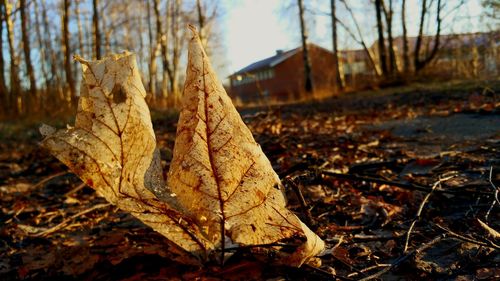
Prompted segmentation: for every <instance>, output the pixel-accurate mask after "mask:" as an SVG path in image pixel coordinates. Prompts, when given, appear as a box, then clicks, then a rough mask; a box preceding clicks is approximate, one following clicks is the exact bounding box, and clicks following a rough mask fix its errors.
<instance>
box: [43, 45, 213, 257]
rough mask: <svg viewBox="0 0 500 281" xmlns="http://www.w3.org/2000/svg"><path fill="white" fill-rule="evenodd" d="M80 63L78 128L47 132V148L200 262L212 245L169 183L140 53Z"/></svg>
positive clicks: (109, 197)
mask: <svg viewBox="0 0 500 281" xmlns="http://www.w3.org/2000/svg"><path fill="white" fill-rule="evenodd" d="M77 60H78V61H80V62H81V63H82V67H83V81H82V85H81V94H80V100H79V104H78V113H77V117H76V122H75V127H74V128H71V127H70V128H68V129H66V130H59V131H57V132H54V130H51V129H50V128H48V127H44V128H43V130H42V133H45V134H48V135H46V138H45V139H44V141H43V143H42V144H43V146H44V147H46V148H48V149H49V150H50V151H51V152H52V154H54V155H55V156H56V157H57V158H58V159H59V160H61V161H62V162H63V163H65V164H66V165H67V166H68V167H69V168H70V169H71V170H72V171H73V172H74V173H75V174H76V175H78V176H79V177H80V178H81V179H82V180H83V182H85V183H86V184H87V185H88V186H91V187H93V188H94V189H95V190H96V191H97V192H98V193H99V194H101V195H102V196H103V197H105V198H106V199H107V200H108V201H109V202H111V203H112V204H115V205H116V206H118V207H119V208H120V209H122V210H124V211H126V212H130V213H131V214H132V215H134V216H135V217H137V218H138V219H140V220H141V221H143V222H144V223H145V224H147V225H149V226H151V227H152V228H153V229H155V230H156V231H158V232H159V233H161V234H162V235H164V236H165V237H167V238H168V239H169V240H170V241H172V242H174V243H175V244H177V245H178V246H180V247H182V248H183V249H185V250H186V251H188V252H191V253H193V254H194V255H195V256H197V257H200V258H202V259H204V258H206V256H207V255H208V253H209V251H210V250H211V249H213V245H212V243H211V242H210V241H209V240H208V239H206V238H205V236H204V235H203V233H202V232H201V231H200V230H199V228H198V226H196V225H195V224H194V223H193V222H192V221H191V220H190V219H189V218H187V217H185V216H184V215H183V211H184V210H183V209H182V207H181V206H180V205H179V204H178V203H177V202H176V200H175V198H174V197H173V196H172V192H171V191H170V190H169V189H168V187H167V186H166V185H165V183H164V179H163V176H162V169H161V165H160V158H159V152H158V149H157V148H156V139H155V135H154V132H153V127H152V124H151V117H150V113H149V109H148V107H147V105H146V102H145V100H144V98H145V96H146V91H145V90H144V86H143V85H142V82H141V79H140V74H139V72H138V69H137V64H136V60H135V55H134V54H132V53H128V52H125V53H123V54H119V55H111V56H108V57H106V58H104V59H102V60H97V61H92V62H90V61H85V60H83V59H81V58H77Z"/></svg>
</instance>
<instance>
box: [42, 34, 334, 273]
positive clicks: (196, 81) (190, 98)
mask: <svg viewBox="0 0 500 281" xmlns="http://www.w3.org/2000/svg"><path fill="white" fill-rule="evenodd" d="M191 29H192V31H193V37H192V38H191V40H190V44H189V59H188V68H187V78H186V82H185V88H184V98H183V108H182V111H181V114H180V120H179V126H178V131H177V138H176V142H175V149H174V158H173V160H172V163H171V168H170V171H169V178H168V185H166V184H165V183H164V181H163V178H162V169H161V166H160V161H159V153H158V151H157V149H156V140H155V135H154V132H153V128H152V125H151V119H150V114H149V110H148V107H147V105H146V103H145V100H144V97H145V95H146V92H145V90H144V87H143V85H142V83H141V80H140V75H139V73H138V70H137V65H136V62H135V56H134V55H132V54H130V53H124V54H121V55H112V56H109V57H106V58H105V59H103V60H98V61H94V62H89V61H85V60H83V59H80V58H77V60H79V61H80V62H81V63H82V66H83V72H84V79H83V82H82V93H81V96H80V101H79V106H78V113H77V118H76V123H75V127H74V128H69V129H66V130H60V131H58V132H55V130H54V129H52V128H49V127H44V128H42V129H41V131H42V133H44V134H45V135H46V138H45V140H44V141H43V145H44V146H45V147H47V148H48V149H49V150H50V151H51V152H52V153H53V154H54V155H55V156H56V157H57V158H59V159H60V160H61V161H62V162H64V163H65V164H66V165H68V167H69V168H70V169H71V170H72V171H73V172H75V173H76V174H77V175H78V176H79V177H80V178H81V179H82V180H83V181H84V182H86V183H87V184H88V185H90V186H92V187H93V188H94V189H96V190H97V191H98V192H99V193H100V194H101V195H102V196H104V197H105V198H106V199H107V200H108V201H109V202H111V203H113V204H115V205H117V206H118V207H119V208H120V209H122V210H124V211H127V212H130V213H131V214H132V215H134V216H135V217H137V218H138V219H140V220H142V221H143V222H144V223H146V224H147V225H149V226H151V227H152V228H153V229H155V230H156V231H158V232H159V233H161V234H163V235H164V236H165V237H167V238H168V239H169V240H170V241H172V242H173V243H175V244H176V245H178V246H180V247H181V248H182V249H184V250H186V251H187V252H190V253H192V254H193V255H195V256H197V257H199V258H200V259H202V260H206V259H207V257H209V256H210V255H209V254H210V253H211V252H213V250H214V249H216V248H218V249H220V250H221V253H222V256H224V252H225V248H226V247H227V246H228V245H246V246H252V245H260V244H273V243H278V242H287V243H288V244H292V245H296V246H297V249H296V250H295V251H294V252H293V253H291V254H286V253H283V252H280V255H279V256H280V257H281V262H285V263H287V264H289V265H295V266H299V265H301V264H302V263H303V262H305V261H307V260H308V259H310V258H311V257H313V256H315V255H316V254H318V253H319V252H320V251H322V250H323V248H324V242H323V241H322V240H321V239H320V238H319V237H318V236H316V235H315V234H314V233H313V232H312V231H311V230H309V228H307V226H305V225H304V224H303V223H302V222H301V221H300V220H299V219H298V218H297V217H296V216H295V215H294V214H293V213H292V212H290V211H289V210H287V209H286V207H285V197H284V196H283V193H282V192H281V187H282V185H281V182H280V180H279V178H278V176H277V175H276V173H275V172H274V171H273V169H272V166H271V164H270V162H269V160H268V159H267V158H266V156H265V155H264V153H263V152H262V150H261V148H260V146H259V145H258V144H257V143H256V142H255V140H254V139H253V136H252V134H251V132H250V131H249V129H248V128H247V127H246V126H245V124H244V123H243V121H242V120H241V117H240V115H239V114H238V112H237V111H236V109H235V108H234V106H233V104H232V102H231V100H230V98H229V97H228V96H227V94H226V92H225V91H224V88H223V87H222V85H221V84H220V82H219V80H218V79H217V78H216V76H215V74H214V72H213V70H212V68H211V66H210V63H209V60H208V58H207V55H206V53H205V52H204V50H203V48H202V46H201V43H200V40H199V38H198V35H197V34H196V31H195V29H194V28H193V27H191ZM278 249H279V247H275V248H274V250H278Z"/></svg>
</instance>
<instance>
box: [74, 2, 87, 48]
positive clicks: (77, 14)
mask: <svg viewBox="0 0 500 281" xmlns="http://www.w3.org/2000/svg"><path fill="white" fill-rule="evenodd" d="M75 18H76V26H77V28H78V49H79V51H80V55H81V56H82V57H86V56H87V55H86V53H85V47H84V42H83V28H82V21H81V19H80V1H76V2H75Z"/></svg>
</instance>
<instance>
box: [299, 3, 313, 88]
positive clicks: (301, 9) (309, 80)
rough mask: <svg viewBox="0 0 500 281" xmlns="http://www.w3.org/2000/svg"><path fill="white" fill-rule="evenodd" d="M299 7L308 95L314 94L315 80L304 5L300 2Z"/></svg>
mask: <svg viewBox="0 0 500 281" xmlns="http://www.w3.org/2000/svg"><path fill="white" fill-rule="evenodd" d="M298 6H299V20H300V35H301V38H302V57H303V60H304V75H305V83H306V84H305V90H306V92H307V93H311V92H313V79H312V68H311V61H310V58H309V50H308V47H307V30H306V23H305V19H304V3H303V2H302V0H298Z"/></svg>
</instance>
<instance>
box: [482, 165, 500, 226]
mask: <svg viewBox="0 0 500 281" xmlns="http://www.w3.org/2000/svg"><path fill="white" fill-rule="evenodd" d="M488 181H489V182H490V184H491V187H492V188H493V192H494V195H493V202H491V206H490V208H489V209H488V212H486V215H485V217H484V218H485V219H486V220H488V217H489V216H490V212H491V210H493V207H494V206H495V204H498V205H499V206H500V200H499V199H498V193H499V191H500V188H498V187H496V186H495V184H494V183H493V166H490V176H489V177H488Z"/></svg>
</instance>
